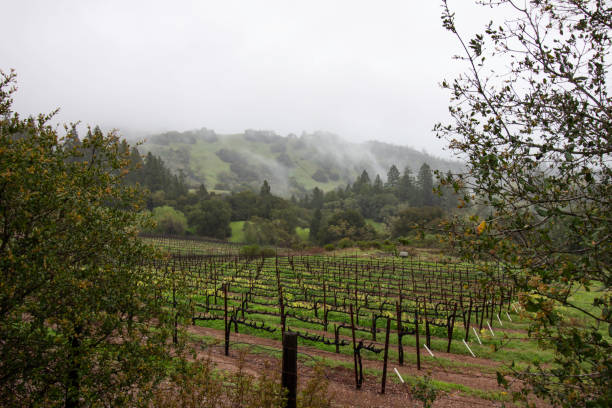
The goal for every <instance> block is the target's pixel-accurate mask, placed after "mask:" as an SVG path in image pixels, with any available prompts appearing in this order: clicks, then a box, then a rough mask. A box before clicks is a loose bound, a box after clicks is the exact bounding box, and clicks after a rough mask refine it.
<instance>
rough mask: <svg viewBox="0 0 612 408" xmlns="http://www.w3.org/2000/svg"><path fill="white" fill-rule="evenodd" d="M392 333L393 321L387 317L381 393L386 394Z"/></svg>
mask: <svg viewBox="0 0 612 408" xmlns="http://www.w3.org/2000/svg"><path fill="white" fill-rule="evenodd" d="M390 331H391V319H390V318H388V317H387V334H386V335H385V354H384V356H383V374H382V387H381V389H380V393H381V394H384V393H385V386H386V385H387V358H388V357H389V332H390Z"/></svg>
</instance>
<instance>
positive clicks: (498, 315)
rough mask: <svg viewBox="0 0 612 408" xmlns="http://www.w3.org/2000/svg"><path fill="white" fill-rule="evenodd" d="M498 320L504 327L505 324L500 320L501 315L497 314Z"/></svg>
mask: <svg viewBox="0 0 612 408" xmlns="http://www.w3.org/2000/svg"><path fill="white" fill-rule="evenodd" d="M497 320H499V324H500V325H501V326H503V325H504V324H503V323H502V321H501V319H500V318H499V313H498V314H497Z"/></svg>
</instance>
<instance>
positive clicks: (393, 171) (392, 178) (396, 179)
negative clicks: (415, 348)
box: [386, 164, 400, 189]
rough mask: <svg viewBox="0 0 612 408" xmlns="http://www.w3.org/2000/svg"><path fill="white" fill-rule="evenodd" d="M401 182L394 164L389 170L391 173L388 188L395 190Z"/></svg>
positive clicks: (388, 178)
mask: <svg viewBox="0 0 612 408" xmlns="http://www.w3.org/2000/svg"><path fill="white" fill-rule="evenodd" d="M399 181H400V172H399V170H398V169H397V167H396V166H395V164H392V165H391V167H390V168H389V171H388V172H387V184H386V187H388V188H390V189H394V188H395V187H397V185H398V184H399Z"/></svg>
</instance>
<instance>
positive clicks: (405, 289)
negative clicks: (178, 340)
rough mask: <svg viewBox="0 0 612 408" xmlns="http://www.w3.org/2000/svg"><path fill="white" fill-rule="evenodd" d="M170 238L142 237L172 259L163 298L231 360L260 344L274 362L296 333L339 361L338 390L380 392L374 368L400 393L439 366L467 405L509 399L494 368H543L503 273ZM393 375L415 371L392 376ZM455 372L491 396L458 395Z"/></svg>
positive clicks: (472, 391) (312, 350)
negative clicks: (244, 347)
mask: <svg viewBox="0 0 612 408" xmlns="http://www.w3.org/2000/svg"><path fill="white" fill-rule="evenodd" d="M171 241H172V240H163V239H161V238H155V239H153V238H149V242H151V243H155V244H156V245H158V246H159V247H161V248H163V249H165V250H166V251H168V252H170V254H171V255H170V256H168V257H166V258H164V259H163V260H157V261H152V262H151V263H150V265H149V267H152V268H153V269H154V271H155V272H156V274H157V275H158V276H159V279H160V282H164V284H163V285H160V296H163V297H165V299H166V300H167V301H168V304H169V305H171V306H172V307H174V308H175V309H176V310H177V321H178V320H179V317H182V318H183V320H187V321H188V322H190V323H191V328H192V329H193V330H190V333H196V334H200V335H203V336H204V337H206V338H208V339H216V340H217V341H218V343H219V348H220V350H219V353H221V351H222V352H223V355H224V356H230V357H231V350H232V348H233V347H234V345H235V344H236V343H249V344H251V343H252V344H253V346H257V345H259V346H263V345H265V346H266V347H267V349H266V350H267V351H265V352H263V353H264V354H265V353H267V354H272V355H275V352H271V351H270V350H271V349H277V351H278V349H280V347H281V344H280V340H281V336H282V333H284V332H286V331H291V332H294V333H296V334H297V336H298V338H299V344H300V351H304V350H308V354H310V355H311V356H310V357H312V355H313V354H314V355H315V359H324V360H325V361H327V362H328V365H330V364H331V365H332V366H333V365H336V366H338V364H340V366H341V367H342V370H344V372H345V376H346V378H345V379H344V380H343V381H342V382H343V383H344V385H345V386H347V387H351V388H352V389H353V390H354V389H360V388H361V389H370V390H373V389H376V390H378V391H379V390H380V387H381V385H380V382H381V376H383V377H384V376H385V374H384V373H381V370H383V371H384V372H385V373H386V367H387V365H389V368H390V369H391V371H390V372H389V375H388V378H389V381H388V382H389V383H390V384H391V385H389V386H390V387H391V390H389V388H388V387H389V386H387V390H388V391H387V393H388V394H394V393H395V394H396V396H401V395H402V388H401V385H402V384H401V381H408V382H410V381H414V379H415V378H418V377H419V376H421V375H424V374H425V372H424V371H426V372H431V371H432V369H433V370H436V371H438V370H440V369H441V370H442V371H443V378H445V380H444V381H438V382H437V386H438V387H439V388H441V389H442V390H445V391H448V393H449V395H454V396H455V397H456V398H466V397H468V398H472V401H471V402H470V404H471V403H473V402H474V401H476V403H478V401H482V399H484V400H489V401H490V400H493V401H496V400H504V395H503V393H500V392H499V390H496V389H495V387H494V385H495V384H494V368H493V367H495V366H497V365H498V364H500V363H502V362H509V361H508V360H509V359H512V360H517V361H518V362H519V364H520V361H521V360H523V361H526V360H528V359H530V358H532V357H533V356H534V355H537V358H539V359H543V360H546V356H545V355H539V354H538V352H537V351H535V350H533V349H532V345H529V347H526V346H527V343H528V342H526V339H525V337H526V336H525V333H524V330H522V329H524V326H523V325H522V324H521V323H520V322H519V321H518V320H519V316H518V314H517V312H518V310H517V309H516V304H515V303H514V301H515V299H514V293H515V292H514V288H513V285H512V282H511V281H510V280H509V279H508V277H507V274H506V273H505V272H504V268H503V267H502V266H500V265H470V264H461V263H441V262H428V261H425V260H422V259H410V258H398V257H392V256H368V257H365V256H325V255H299V254H284V255H282V256H281V255H277V256H273V257H268V258H262V257H243V256H240V255H239V254H238V251H237V248H236V247H232V246H226V247H223V246H222V245H220V244H219V243H216V244H211V243H205V242H195V241H185V242H174V243H173V242H171ZM185 245H186V246H185ZM215 245H216V246H215ZM485 273H486V274H487V276H486V278H487V279H484V278H485V276H484V274H485ZM484 282H488V284H486V285H485V284H484ZM491 282H495V284H494V285H492V284H491ZM169 288H172V290H171V291H170V290H168V289H169ZM178 288H180V289H178ZM179 315H180V316H179ZM502 346H503V349H501V348H502ZM524 347H526V348H524ZM385 348H388V351H385ZM523 348H524V350H521V349H523ZM498 349H501V350H500V351H498ZM277 351H276V352H277ZM259 352H260V354H261V353H262V351H261V349H260V351H259ZM334 355H337V358H335V357H334ZM347 355H348V356H350V358H349V359H348V360H347V359H346V357H347ZM470 358H471V359H472V360H470ZM351 360H352V362H353V364H350V362H351ZM387 360H388V361H387ZM330 361H331V363H330ZM334 361H335V363H334ZM305 363H307V362H306V361H305ZM383 364H384V368H383ZM392 367H393V368H400V371H401V370H402V369H404V368H409V369H410V373H406V371H402V372H403V373H406V374H404V375H403V376H402V374H399V373H400V372H399V371H398V374H397V375H396V374H395V373H394V372H393V369H392ZM453 370H457V371H459V372H460V373H461V375H465V373H466V372H474V373H475V375H476V373H478V374H477V376H479V377H486V376H489V377H491V379H487V383H488V385H487V387H486V388H487V389H486V390H482V389H478V387H470V386H465V385H462V384H461V383H460V382H459V383H455V382H454V381H449V379H452V377H453V376H452V374H450V373H451V372H452V371H453ZM483 373H484V374H483ZM400 376H402V378H401V379H400ZM404 377H406V378H404ZM434 379H436V375H434ZM468 382H470V381H468ZM398 387H399V388H398ZM378 391H377V392H376V393H378ZM378 397H379V398H380V397H381V396H380V395H378ZM474 399H475V400H474ZM455 403H456V401H455ZM489 404H490V402H489ZM358 406H359V405H358ZM449 406H453V405H449Z"/></svg>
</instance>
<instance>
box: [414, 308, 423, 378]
mask: <svg viewBox="0 0 612 408" xmlns="http://www.w3.org/2000/svg"><path fill="white" fill-rule="evenodd" d="M414 333H415V334H416V355H417V370H420V369H421V345H420V344H419V304H418V303H417V304H416V308H415V309H414Z"/></svg>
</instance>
